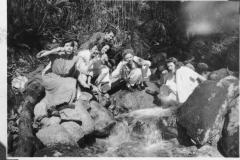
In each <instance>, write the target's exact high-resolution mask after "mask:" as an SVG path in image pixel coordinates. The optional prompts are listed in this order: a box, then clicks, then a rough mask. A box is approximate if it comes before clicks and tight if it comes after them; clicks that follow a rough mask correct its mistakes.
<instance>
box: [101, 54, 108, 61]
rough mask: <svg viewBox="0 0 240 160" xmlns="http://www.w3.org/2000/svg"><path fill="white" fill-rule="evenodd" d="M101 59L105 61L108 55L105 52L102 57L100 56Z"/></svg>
mask: <svg viewBox="0 0 240 160" xmlns="http://www.w3.org/2000/svg"><path fill="white" fill-rule="evenodd" d="M101 60H102V61H103V62H104V61H107V60H108V56H107V55H106V54H103V55H102V57H101Z"/></svg>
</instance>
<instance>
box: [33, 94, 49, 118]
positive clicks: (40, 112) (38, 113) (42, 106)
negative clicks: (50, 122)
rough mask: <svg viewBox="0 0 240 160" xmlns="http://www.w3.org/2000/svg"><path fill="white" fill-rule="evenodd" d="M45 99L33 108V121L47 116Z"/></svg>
mask: <svg viewBox="0 0 240 160" xmlns="http://www.w3.org/2000/svg"><path fill="white" fill-rule="evenodd" d="M46 101H47V99H46V98H43V99H42V100H41V101H40V102H39V103H37V104H36V105H35V107H34V116H35V119H38V118H39V117H42V116H45V115H47V114H48V112H47V105H46V104H47V102H46Z"/></svg>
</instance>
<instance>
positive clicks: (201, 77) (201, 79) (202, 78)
mask: <svg viewBox="0 0 240 160" xmlns="http://www.w3.org/2000/svg"><path fill="white" fill-rule="evenodd" d="M197 79H199V80H200V81H201V82H204V81H206V80H207V79H206V78H205V77H203V76H202V75H200V74H199V75H198V77H197Z"/></svg>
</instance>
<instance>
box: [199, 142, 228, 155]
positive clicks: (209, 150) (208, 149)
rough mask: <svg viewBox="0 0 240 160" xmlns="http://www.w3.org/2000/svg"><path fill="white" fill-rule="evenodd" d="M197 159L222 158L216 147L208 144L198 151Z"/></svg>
mask: <svg viewBox="0 0 240 160" xmlns="http://www.w3.org/2000/svg"><path fill="white" fill-rule="evenodd" d="M198 157H223V156H222V155H221V153H220V152H219V151H218V149H217V148H216V147H213V146H210V145H208V144H206V145H204V146H202V147H201V148H200V149H198Z"/></svg>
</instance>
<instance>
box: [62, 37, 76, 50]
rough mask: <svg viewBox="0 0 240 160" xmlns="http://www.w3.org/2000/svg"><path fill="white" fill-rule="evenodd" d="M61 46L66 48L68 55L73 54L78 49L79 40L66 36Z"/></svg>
mask: <svg viewBox="0 0 240 160" xmlns="http://www.w3.org/2000/svg"><path fill="white" fill-rule="evenodd" d="M60 46H61V47H63V48H64V50H65V52H66V53H67V54H72V53H73V51H75V49H76V48H77V47H78V43H77V38H76V37H75V36H73V35H69V34H67V35H65V36H64V38H63V40H62V42H61V44H60ZM76 50H77V49H76Z"/></svg>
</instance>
